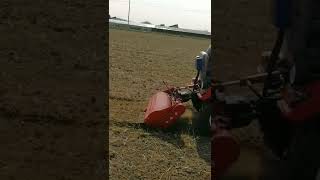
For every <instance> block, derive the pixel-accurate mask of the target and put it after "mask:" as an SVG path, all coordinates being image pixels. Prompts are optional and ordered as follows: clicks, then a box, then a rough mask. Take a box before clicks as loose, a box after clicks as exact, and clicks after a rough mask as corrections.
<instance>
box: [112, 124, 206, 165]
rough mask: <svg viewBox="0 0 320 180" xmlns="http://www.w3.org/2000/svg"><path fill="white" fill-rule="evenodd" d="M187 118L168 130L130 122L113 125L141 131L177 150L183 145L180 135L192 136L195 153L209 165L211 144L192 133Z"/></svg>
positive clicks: (192, 129)
mask: <svg viewBox="0 0 320 180" xmlns="http://www.w3.org/2000/svg"><path fill="white" fill-rule="evenodd" d="M189 121H190V120H189V119H188V118H180V119H178V121H177V122H176V123H175V124H174V125H173V126H172V127H170V128H168V129H158V128H151V127H148V126H147V125H145V124H144V123H132V122H124V121H122V122H115V123H114V125H116V126H118V127H127V128H134V129H142V130H144V131H147V132H148V133H150V135H151V136H153V137H156V138H159V139H161V140H163V141H166V142H168V143H171V144H173V145H174V146H176V147H177V148H183V147H184V146H185V143H184V141H183V139H182V136H181V135H182V134H187V135H190V136H192V137H193V138H194V139H195V142H196V148H197V152H198V154H199V157H200V158H201V159H203V160H205V161H206V162H207V163H208V164H211V153H210V152H211V144H210V137H209V136H200V135H199V134H197V133H196V132H195V131H194V128H193V126H192V124H190V123H188V122H189Z"/></svg>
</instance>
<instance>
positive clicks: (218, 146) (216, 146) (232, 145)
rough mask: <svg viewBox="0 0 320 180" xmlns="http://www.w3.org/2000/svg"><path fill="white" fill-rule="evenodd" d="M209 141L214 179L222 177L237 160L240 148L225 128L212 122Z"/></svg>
mask: <svg viewBox="0 0 320 180" xmlns="http://www.w3.org/2000/svg"><path fill="white" fill-rule="evenodd" d="M212 127H213V128H212V132H213V136H212V139H211V160H212V162H213V163H214V164H213V165H212V166H213V176H214V178H217V177H220V176H222V175H223V174H224V173H225V172H226V171H227V170H228V168H230V166H231V165H232V164H233V163H234V162H235V161H236V160H237V159H238V157H239V155H240V146H239V144H238V142H237V141H236V140H235V138H234V137H233V136H232V135H231V134H230V132H229V130H228V129H227V126H225V124H223V123H219V121H217V120H214V121H213V126H212Z"/></svg>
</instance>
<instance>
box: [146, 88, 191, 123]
mask: <svg viewBox="0 0 320 180" xmlns="http://www.w3.org/2000/svg"><path fill="white" fill-rule="evenodd" d="M185 109H186V108H185V106H184V105H183V104H182V103H181V102H180V101H178V100H174V99H173V98H172V97H170V95H169V94H168V93H166V92H158V93H156V94H155V95H153V96H152V97H151V98H150V100H149V104H148V106H147V109H146V111H145V116H144V123H145V124H147V125H148V126H151V127H155V128H168V127H170V126H171V125H173V124H174V123H175V122H176V121H177V119H178V118H179V117H180V116H181V115H182V114H183V113H184V112H185Z"/></svg>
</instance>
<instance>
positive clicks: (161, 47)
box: [109, 29, 211, 179]
mask: <svg viewBox="0 0 320 180" xmlns="http://www.w3.org/2000/svg"><path fill="white" fill-rule="evenodd" d="M209 44H210V40H209V39H201V38H191V37H179V36H170V35H166V34H160V33H143V32H130V31H124V30H114V29H110V30H109V83H110V94H109V107H110V109H109V112H110V122H109V124H110V127H109V162H110V168H109V172H110V178H111V179H168V178H171V179H210V177H211V171H210V149H209V146H210V141H209V138H204V137H196V136H194V135H193V133H192V130H191V128H190V126H189V125H190V123H189V121H190V116H188V114H190V112H188V113H186V114H185V115H184V117H183V118H182V119H181V125H180V126H179V127H178V128H177V129H176V130H175V131H170V132H163V131H158V130H152V129H148V128H145V127H144V126H143V125H142V124H141V123H142V122H143V110H144V108H145V107H146V105H147V101H148V98H149V97H150V95H152V93H154V92H156V91H157V89H159V88H161V89H163V88H164V85H163V84H162V80H165V81H167V82H168V83H169V84H170V85H176V86H180V85H186V84H188V83H189V82H190V81H191V78H192V77H193V76H194V74H195V70H194V61H193V58H194V57H195V56H196V55H198V54H199V52H200V51H202V50H206V48H207V47H208V45H209Z"/></svg>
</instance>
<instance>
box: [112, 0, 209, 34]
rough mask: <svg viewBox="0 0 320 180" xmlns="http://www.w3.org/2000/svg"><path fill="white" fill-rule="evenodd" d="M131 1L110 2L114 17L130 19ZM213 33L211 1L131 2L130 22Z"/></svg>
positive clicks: (146, 0) (155, 0)
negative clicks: (143, 22)
mask: <svg viewBox="0 0 320 180" xmlns="http://www.w3.org/2000/svg"><path fill="white" fill-rule="evenodd" d="M128 4H129V0H109V13H110V15H111V16H112V17H114V16H116V17H119V18H123V19H127V18H128V7H129V6H128ZM131 20H132V21H135V22H142V21H149V22H151V23H152V24H156V25H158V24H165V25H173V24H179V27H181V28H187V29H196V30H207V31H210V32H211V0H131V13H130V21H131Z"/></svg>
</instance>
